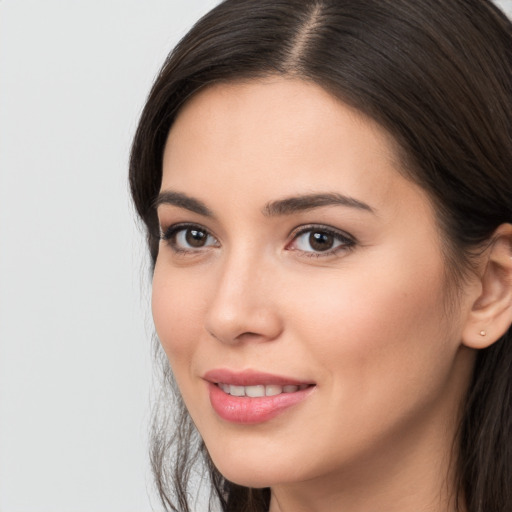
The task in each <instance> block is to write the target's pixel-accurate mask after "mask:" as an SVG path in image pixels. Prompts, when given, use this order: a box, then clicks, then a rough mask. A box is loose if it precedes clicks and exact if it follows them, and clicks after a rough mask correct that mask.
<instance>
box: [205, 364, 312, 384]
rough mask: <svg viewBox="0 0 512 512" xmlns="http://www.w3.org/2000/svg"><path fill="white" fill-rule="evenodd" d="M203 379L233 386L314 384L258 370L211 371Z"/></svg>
mask: <svg viewBox="0 0 512 512" xmlns="http://www.w3.org/2000/svg"><path fill="white" fill-rule="evenodd" d="M203 379H204V380H207V381H208V382H212V383H214V384H217V383H218V382H222V383H223V384H230V385H232V386H257V385H260V384H273V385H276V386H286V385H291V386H300V385H301V384H314V383H313V382H311V381H304V380H297V379H293V378H290V377H283V376H280V375H273V374H271V373H264V372H258V371H256V370H244V371H242V372H234V371H232V370H227V369H220V368H219V369H216V370H210V371H209V372H206V373H205V374H204V375H203Z"/></svg>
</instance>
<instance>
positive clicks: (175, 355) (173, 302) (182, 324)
mask: <svg viewBox="0 0 512 512" xmlns="http://www.w3.org/2000/svg"><path fill="white" fill-rule="evenodd" d="M202 295H203V294H202V293H201V289H198V288H197V287H194V286H191V283H190V282H189V280H187V279H186V274H183V273H180V272H174V273H173V272H170V271H169V270H168V269H166V268H165V266H164V265H160V264H159V263H158V260H157V264H156V266H155V272H154V276H153V285H152V300H151V306H152V312H153V321H154V324H155V329H156V332H157V335H158V338H159V340H160V342H161V344H162V347H163V349H164V351H165V353H166V354H167V357H168V358H169V362H170V363H171V366H172V367H173V371H174V372H175V373H176V371H178V373H179V371H180V369H182V368H183V366H185V367H187V366H188V364H186V363H187V360H189V359H190V358H191V356H192V354H193V352H194V350H195V348H196V345H197V343H198V340H199V333H200V331H201V327H202V311H201V304H202V303H203V302H204V300H203V297H202ZM183 363H185V365H184V364H183Z"/></svg>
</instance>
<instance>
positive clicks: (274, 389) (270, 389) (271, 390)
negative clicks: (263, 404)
mask: <svg viewBox="0 0 512 512" xmlns="http://www.w3.org/2000/svg"><path fill="white" fill-rule="evenodd" d="M282 392H283V387H282V386H275V385H273V384H269V385H268V386H265V395H266V396H275V395H280V394H281V393H282Z"/></svg>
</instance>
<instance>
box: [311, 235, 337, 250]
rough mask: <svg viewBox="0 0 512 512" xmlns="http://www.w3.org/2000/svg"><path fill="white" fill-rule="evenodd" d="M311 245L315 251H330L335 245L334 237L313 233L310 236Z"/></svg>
mask: <svg viewBox="0 0 512 512" xmlns="http://www.w3.org/2000/svg"><path fill="white" fill-rule="evenodd" d="M309 245H310V247H311V248H312V249H313V250H315V251H320V252H322V251H328V250H329V249H332V247H333V245H334V236H333V235H331V234H330V233H322V232H320V231H312V232H311V233H310V235H309Z"/></svg>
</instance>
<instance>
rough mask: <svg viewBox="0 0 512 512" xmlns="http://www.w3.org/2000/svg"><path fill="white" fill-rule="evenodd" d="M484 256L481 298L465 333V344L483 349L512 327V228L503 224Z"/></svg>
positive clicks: (468, 321) (475, 304)
mask: <svg viewBox="0 0 512 512" xmlns="http://www.w3.org/2000/svg"><path fill="white" fill-rule="evenodd" d="M491 240H492V243H491V245H490V246H489V248H488V249H486V251H485V253H484V254H483V256H484V257H485V261H484V262H483V265H482V272H481V274H480V276H481V277H480V285H481V287H480V295H479V296H478V298H477V299H476V300H475V301H474V303H473V306H472V309H471V311H470V314H469V317H468V319H467V322H466V324H465V326H464V329H463V332H462V343H463V344H464V345H466V346H467V347H471V348H475V349H482V348H486V347H488V346H490V345H492V344H493V343H494V342H496V341H498V340H499V339H500V338H501V337H502V336H503V335H504V334H505V333H506V332H507V330H508V329H509V327H510V325H511V324H512V224H502V225H501V226H500V227H499V228H498V229H497V230H496V231H495V232H494V235H493V237H492V238H491Z"/></svg>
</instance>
